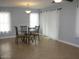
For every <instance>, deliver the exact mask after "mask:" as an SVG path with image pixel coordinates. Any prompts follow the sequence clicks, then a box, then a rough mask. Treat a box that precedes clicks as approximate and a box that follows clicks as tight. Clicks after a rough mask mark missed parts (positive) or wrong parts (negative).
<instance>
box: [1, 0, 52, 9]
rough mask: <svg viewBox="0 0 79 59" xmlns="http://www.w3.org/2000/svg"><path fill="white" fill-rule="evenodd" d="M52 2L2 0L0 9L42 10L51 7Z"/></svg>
mask: <svg viewBox="0 0 79 59" xmlns="http://www.w3.org/2000/svg"><path fill="white" fill-rule="evenodd" d="M51 2H52V0H0V7H27V4H29V7H30V8H34V9H42V8H46V7H49V6H51V5H52V4H51Z"/></svg>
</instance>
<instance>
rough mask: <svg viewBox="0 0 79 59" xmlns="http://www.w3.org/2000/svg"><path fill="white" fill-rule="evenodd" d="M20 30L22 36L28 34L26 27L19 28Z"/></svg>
mask: <svg viewBox="0 0 79 59" xmlns="http://www.w3.org/2000/svg"><path fill="white" fill-rule="evenodd" d="M20 28H21V33H22V34H27V33H28V26H20Z"/></svg>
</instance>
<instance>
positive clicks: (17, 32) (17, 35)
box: [14, 26, 22, 43]
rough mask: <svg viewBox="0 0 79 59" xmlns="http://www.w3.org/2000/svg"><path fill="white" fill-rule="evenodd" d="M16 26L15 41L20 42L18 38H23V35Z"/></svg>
mask: <svg viewBox="0 0 79 59" xmlns="http://www.w3.org/2000/svg"><path fill="white" fill-rule="evenodd" d="M14 28H15V34H16V38H15V42H16V43H18V41H19V40H18V39H19V38H21V37H22V35H21V34H19V31H18V27H17V26H15V27H14Z"/></svg>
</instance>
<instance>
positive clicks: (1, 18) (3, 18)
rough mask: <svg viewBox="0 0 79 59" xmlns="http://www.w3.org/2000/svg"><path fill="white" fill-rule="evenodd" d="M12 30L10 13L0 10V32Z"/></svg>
mask: <svg viewBox="0 0 79 59" xmlns="http://www.w3.org/2000/svg"><path fill="white" fill-rule="evenodd" d="M9 31H10V13H9V12H0V32H9Z"/></svg>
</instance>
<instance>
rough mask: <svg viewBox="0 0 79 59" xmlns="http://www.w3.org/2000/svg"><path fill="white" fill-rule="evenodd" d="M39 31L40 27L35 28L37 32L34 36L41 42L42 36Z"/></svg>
mask: <svg viewBox="0 0 79 59" xmlns="http://www.w3.org/2000/svg"><path fill="white" fill-rule="evenodd" d="M39 29H40V26H35V32H34V36H35V38H36V37H37V38H38V40H40V37H39V36H40V34H39Z"/></svg>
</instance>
